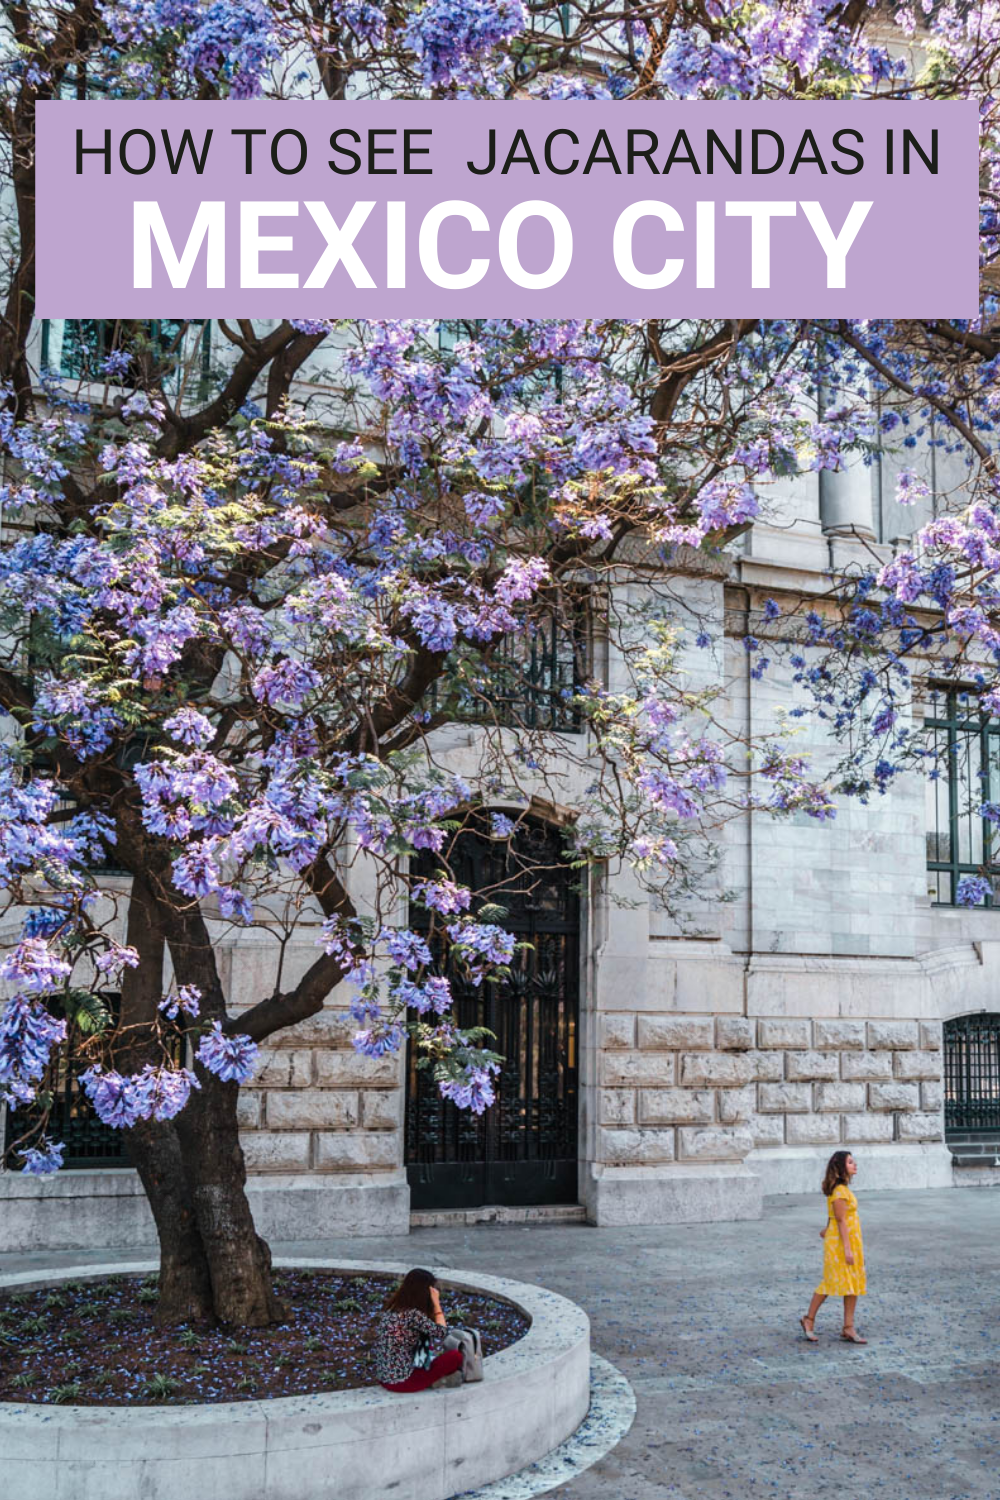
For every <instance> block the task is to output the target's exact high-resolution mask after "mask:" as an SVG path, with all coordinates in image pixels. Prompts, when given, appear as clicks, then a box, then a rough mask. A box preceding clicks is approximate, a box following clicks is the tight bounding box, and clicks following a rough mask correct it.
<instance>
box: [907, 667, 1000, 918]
mask: <svg viewBox="0 0 1000 1500" xmlns="http://www.w3.org/2000/svg"><path fill="white" fill-rule="evenodd" d="M924 728H925V730H926V731H927V734H928V736H929V739H930V749H931V750H932V752H933V755H934V764H933V767H932V769H931V772H930V776H929V778H928V782H927V799H928V805H927V813H928V817H927V871H928V882H927V883H928V890H929V892H930V897H931V900H932V901H935V902H938V903H940V904H942V905H944V906H954V905H955V898H956V894H957V891H958V882H959V880H960V879H961V877H962V876H963V875H982V874H986V875H987V876H989V877H991V878H993V879H994V880H995V881H997V877H1000V828H997V827H996V826H995V825H994V824H993V823H992V822H991V821H990V820H989V819H988V818H986V817H984V816H983V812H982V809H983V807H984V805H986V804H987V803H998V802H1000V719H991V718H989V717H988V716H987V715H985V714H981V713H980V712H979V709H978V707H977V704H976V698H975V696H974V695H973V694H970V693H967V692H962V691H961V690H960V689H951V690H948V689H944V688H936V689H934V690H933V691H932V693H931V697H930V703H929V706H928V711H927V713H926V714H925V717H924ZM983 904H984V905H986V906H1000V881H997V889H996V893H995V894H994V895H993V896H991V897H987V898H986V900H985V902H984V903H983Z"/></svg>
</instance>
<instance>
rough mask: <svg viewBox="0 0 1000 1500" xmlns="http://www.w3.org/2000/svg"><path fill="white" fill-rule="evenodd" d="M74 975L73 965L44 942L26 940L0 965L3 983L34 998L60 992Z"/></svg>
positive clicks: (36, 939) (0, 977) (0, 976)
mask: <svg viewBox="0 0 1000 1500" xmlns="http://www.w3.org/2000/svg"><path fill="white" fill-rule="evenodd" d="M71 972H72V965H70V964H68V963H67V962H66V960H65V959H64V958H60V957H59V955H58V954H57V953H53V951H52V949H51V948H50V947H49V945H48V944H47V943H46V941H45V939H44V938H22V940H21V941H20V942H19V943H18V944H17V946H16V947H15V948H14V949H13V950H12V951H11V952H10V953H9V954H8V955H7V957H6V958H5V959H4V961H3V963H2V964H0V979H4V980H6V981H7V983H8V984H13V985H16V986H17V987H18V989H20V990H27V991H28V992H29V993H32V994H43V993H45V992H46V991H48V990H54V989H57V988H58V987H59V985H61V984H62V982H63V980H64V979H68V978H69V975H70V974H71Z"/></svg>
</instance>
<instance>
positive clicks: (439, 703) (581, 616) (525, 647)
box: [426, 593, 594, 734]
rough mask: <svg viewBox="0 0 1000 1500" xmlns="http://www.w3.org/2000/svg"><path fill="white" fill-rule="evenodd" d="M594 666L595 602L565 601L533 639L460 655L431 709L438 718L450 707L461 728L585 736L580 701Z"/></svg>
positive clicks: (432, 697)
mask: <svg viewBox="0 0 1000 1500" xmlns="http://www.w3.org/2000/svg"><path fill="white" fill-rule="evenodd" d="M593 660H594V649H593V639H592V615H591V610H590V600H589V598H588V596H587V595H586V594H584V593H578V594H577V595H575V596H562V597H560V599H559V600H558V601H556V602H554V603H553V604H552V605H551V606H550V607H549V608H548V609H547V610H546V611H545V613H544V615H542V617H541V618H540V619H539V620H538V622H537V623H536V624H535V626H534V628H533V629H532V630H531V631H530V633H525V634H518V635H510V636H505V637H504V638H503V639H502V640H501V641H500V642H499V644H498V645H497V647H496V648H495V649H494V650H493V651H492V652H490V651H488V650H487V651H484V652H483V653H479V652H468V653H466V652H464V651H463V652H456V653H455V655H454V657H453V659H452V660H451V661H449V663H448V666H447V668H446V670H445V674H444V676H443V677H441V678H440V679H439V680H438V682H437V683H435V685H434V687H433V688H432V690H431V692H430V693H429V695H428V701H427V704H426V706H427V709H428V711H429V712H430V713H434V714H437V713H440V712H441V711H442V709H443V708H444V707H445V705H446V704H447V705H448V707H449V708H450V709H451V717H452V718H453V719H455V720H457V721H460V722H463V723H482V724H500V725H503V726H505V727H509V728H516V729H548V730H558V731H559V732H560V733H562V734H579V733H580V732H581V730H582V728H583V724H582V721H581V717H580V711H579V708H578V706H577V705H576V703H575V702H574V697H575V695H576V693H577V692H578V691H579V689H580V688H581V687H582V685H583V683H584V682H585V681H586V680H587V678H588V677H589V676H591V675H592V674H593Z"/></svg>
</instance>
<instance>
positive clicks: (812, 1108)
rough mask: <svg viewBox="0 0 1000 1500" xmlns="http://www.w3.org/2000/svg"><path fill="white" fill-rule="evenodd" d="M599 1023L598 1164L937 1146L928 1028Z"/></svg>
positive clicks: (933, 1029)
mask: <svg viewBox="0 0 1000 1500" xmlns="http://www.w3.org/2000/svg"><path fill="white" fill-rule="evenodd" d="M600 1024H601V1040H600V1045H601V1054H600V1058H599V1090H598V1092H599V1103H598V1113H599V1120H598V1145H597V1160H598V1161H599V1162H601V1163H603V1164H604V1165H606V1166H652V1165H656V1164H659V1163H666V1162H679V1163H686V1162H689V1163H697V1162H733V1161H743V1160H744V1159H745V1158H746V1156H747V1155H748V1154H749V1153H750V1152H751V1151H752V1150H754V1149H755V1148H757V1149H761V1148H768V1147H771V1148H778V1147H787V1146H813V1147H817V1148H829V1150H830V1151H831V1152H832V1151H834V1150H836V1149H837V1147H838V1146H844V1147H851V1146H855V1145H857V1146H862V1145H865V1144H890V1143H893V1142H903V1143H905V1142H926V1141H940V1140H941V1138H942V1124H941V1105H942V1083H941V1027H940V1025H939V1024H938V1023H936V1022H935V1023H926V1022H918V1021H896V1020H894V1021H865V1020H809V1019H806V1018H800V1017H774V1018H768V1017H760V1018H758V1019H753V1018H748V1017H745V1016H718V1017H712V1016H684V1015H642V1014H636V1015H632V1014H628V1013H623V1012H616V1013H614V1014H613V1015H605V1016H602V1017H601V1021H600Z"/></svg>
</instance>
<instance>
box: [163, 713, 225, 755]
mask: <svg viewBox="0 0 1000 1500" xmlns="http://www.w3.org/2000/svg"><path fill="white" fill-rule="evenodd" d="M163 727H164V729H165V730H166V731H167V733H168V734H169V736H170V738H171V739H172V740H176V741H177V742H178V743H179V744H181V745H192V746H195V747H197V749H199V750H203V749H204V748H205V746H206V745H210V744H211V742H212V740H213V738H214V737H215V729H214V728H213V726H212V723H211V721H210V720H209V719H206V717H205V715H204V714H202V713H199V712H198V710H197V709H196V708H181V709H178V711H177V713H175V714H173V715H171V717H170V718H169V719H164V721H163Z"/></svg>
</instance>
